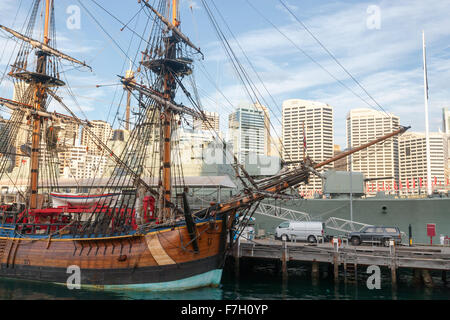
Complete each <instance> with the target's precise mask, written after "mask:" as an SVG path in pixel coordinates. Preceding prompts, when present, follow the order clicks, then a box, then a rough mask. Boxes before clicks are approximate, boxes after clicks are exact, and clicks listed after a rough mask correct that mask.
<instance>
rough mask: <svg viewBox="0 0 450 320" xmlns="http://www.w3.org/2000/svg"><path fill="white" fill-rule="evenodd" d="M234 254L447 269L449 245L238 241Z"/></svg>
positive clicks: (251, 256)
mask: <svg viewBox="0 0 450 320" xmlns="http://www.w3.org/2000/svg"><path fill="white" fill-rule="evenodd" d="M233 254H234V256H236V255H237V256H238V257H245V258H262V259H276V260H282V259H283V257H285V259H286V261H306V262H308V261H309V262H323V263H335V262H337V263H339V264H342V263H347V264H348V263H354V264H357V265H378V266H385V267H392V266H395V268H414V269H430V270H450V247H443V246H413V247H408V246H396V247H393V248H391V247H382V246H362V245H361V246H352V245H349V244H345V243H344V244H342V245H341V246H340V247H338V248H337V250H336V248H335V247H333V245H332V244H331V243H323V244H322V243H321V244H308V243H300V242H288V241H286V242H283V241H278V240H254V241H247V240H242V239H241V240H240V243H239V244H237V245H236V247H235V251H234V253H233Z"/></svg>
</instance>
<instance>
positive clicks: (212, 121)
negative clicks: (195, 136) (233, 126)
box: [194, 111, 220, 132]
mask: <svg viewBox="0 0 450 320" xmlns="http://www.w3.org/2000/svg"><path fill="white" fill-rule="evenodd" d="M204 114H205V118H206V121H203V120H201V119H194V130H197V131H198V130H203V131H210V130H213V132H214V131H215V132H219V131H220V126H219V114H218V113H217V112H209V111H204Z"/></svg>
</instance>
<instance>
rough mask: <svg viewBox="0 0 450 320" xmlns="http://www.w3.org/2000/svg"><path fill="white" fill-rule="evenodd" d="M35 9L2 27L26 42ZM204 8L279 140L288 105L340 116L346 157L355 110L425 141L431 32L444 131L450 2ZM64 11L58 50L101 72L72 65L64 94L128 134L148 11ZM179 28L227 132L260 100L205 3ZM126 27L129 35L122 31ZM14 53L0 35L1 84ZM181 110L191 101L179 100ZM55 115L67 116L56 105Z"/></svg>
mask: <svg viewBox="0 0 450 320" xmlns="http://www.w3.org/2000/svg"><path fill="white" fill-rule="evenodd" d="M281 1H282V2H281ZM30 2H31V1H29V0H2V1H1V2H0V24H2V25H5V26H8V27H10V28H13V29H16V30H18V31H21V30H22V28H23V21H24V19H25V18H26V16H27V13H28V11H29V9H30ZM150 2H153V0H151V1H150ZM205 2H206V3H208V5H209V6H210V8H211V9H212V10H213V11H214V16H215V18H216V19H217V21H218V23H219V25H220V29H221V30H222V32H223V33H224V34H225V35H226V37H227V39H228V41H229V43H230V45H231V47H232V48H233V51H234V53H235V54H236V56H237V57H238V59H239V61H240V63H241V64H242V65H243V67H244V68H245V70H246V72H247V73H248V75H249V77H250V78H251V79H252V83H254V84H255V86H256V88H257V89H258V91H259V92H260V93H261V102H262V103H263V104H264V105H266V106H267V107H268V108H269V109H270V116H271V122H272V128H271V131H272V136H274V137H276V136H280V137H281V106H282V103H283V101H284V100H287V99H306V100H313V101H319V102H323V103H327V104H329V105H331V106H332V107H333V112H334V132H335V137H334V140H335V143H336V144H339V145H341V146H342V147H344V148H345V147H346V137H345V119H346V116H347V113H348V112H349V111H350V110H351V109H355V108H373V109H375V110H381V109H380V107H379V106H381V107H382V110H385V111H386V112H388V113H392V114H394V115H396V116H399V117H400V123H401V124H402V125H405V126H411V127H412V128H411V130H412V131H424V130H425V129H424V128H425V120H424V78H423V57H422V30H424V31H425V35H426V46H427V65H428V84H429V123H430V130H431V131H438V130H439V129H442V108H443V107H450V90H449V89H450V88H449V83H450V19H448V12H450V1H448V0H446V1H442V0H439V1H437V0H428V1H420V0H417V1H416V0H407V1H406V0H405V1H403V0H396V1H299V0H227V1H219V0H205ZM282 3H285V5H286V6H288V7H289V9H290V10H291V11H292V12H293V13H294V15H295V16H296V17H297V19H299V20H300V21H301V22H302V23H303V24H304V25H305V26H306V27H307V28H308V30H309V31H310V32H311V34H313V35H314V37H315V38H316V39H318V40H319V41H320V43H321V44H322V45H323V46H324V47H325V48H326V50H328V52H330V53H332V55H333V56H334V57H335V58H336V60H338V62H339V63H340V65H341V66H343V67H344V68H345V70H346V71H345V70H344V69H343V68H342V67H341V66H340V65H339V64H338V63H336V61H335V60H334V59H333V58H332V57H331V56H330V54H329V53H328V52H327V51H326V50H324V48H323V47H322V46H321V45H320V44H319V43H318V42H317V40H316V39H314V38H313V37H312V36H311V34H310V33H309V32H308V31H306V30H305V29H304V27H303V25H302V24H301V23H299V22H298V21H297V20H296V19H295V18H294V17H293V16H292V15H291V14H290V13H289V12H288V11H287V10H286V9H285V8H284V7H283V5H282ZM97 4H98V5H97ZM101 7H103V8H105V9H106V10H107V11H108V12H106V11H104V10H103V9H102V8H101ZM55 8H56V9H55V10H56V17H57V18H56V19H57V22H56V27H57V43H58V50H60V51H63V52H65V53H67V54H69V55H71V56H73V57H74V58H77V59H79V60H82V61H86V63H88V64H89V65H90V66H91V67H92V69H93V71H92V72H91V71H89V70H87V69H86V68H81V69H80V68H73V65H71V64H69V63H64V69H65V70H67V72H65V77H66V78H65V79H64V80H67V83H70V88H71V90H72V92H73V93H74V95H75V96H76V102H75V101H72V100H70V98H69V96H68V94H67V93H66V91H64V90H65V89H60V91H59V92H61V94H62V95H63V96H64V97H65V102H66V103H67V104H68V105H71V106H72V110H73V111H74V112H75V113H76V114H78V115H79V116H80V117H82V118H85V117H87V118H88V119H90V120H96V119H101V120H106V121H109V122H114V125H115V126H116V127H117V126H119V125H120V124H121V122H120V121H118V119H123V114H124V109H125V108H124V104H125V99H124V98H123V90H122V88H121V86H119V85H117V84H118V77H117V75H123V74H124V73H125V71H126V69H128V68H129V66H130V63H131V62H130V60H135V57H138V59H137V60H135V63H134V68H135V69H136V68H137V66H138V60H139V55H140V53H139V52H140V51H142V42H143V41H142V38H141V37H140V36H137V34H139V35H141V34H142V33H143V31H144V29H145V25H146V23H147V22H148V16H147V14H146V12H145V11H144V10H140V8H141V7H140V5H139V4H138V3H137V0H127V1H111V0H108V1H107V0H95V2H94V1H92V0H56V1H55ZM216 8H217V10H218V11H215V10H216ZM180 20H181V26H180V28H181V30H182V32H183V33H185V34H186V35H188V36H189V38H190V39H191V40H192V42H194V43H195V44H196V45H197V46H198V47H200V48H201V50H202V52H203V54H204V59H201V58H200V57H199V56H197V57H196V61H195V67H194V77H195V80H196V83H197V89H198V93H199V96H200V99H201V102H202V105H203V107H204V109H205V110H208V111H217V112H219V114H220V122H221V129H222V130H223V131H226V128H227V126H228V114H229V113H231V112H232V110H233V108H234V107H235V106H237V105H240V104H246V103H250V102H251V98H250V97H249V96H248V94H246V91H245V90H244V87H243V86H242V83H241V81H240V80H239V78H238V76H237V74H236V73H235V71H234V69H233V68H232V67H231V64H230V61H229V60H228V58H227V56H226V55H225V52H224V50H223V47H222V44H221V42H219V41H218V38H217V36H216V34H215V31H214V29H213V27H212V24H211V22H210V20H209V19H208V16H207V14H206V11H205V8H204V7H203V4H202V0H180ZM124 24H127V27H125V28H124V29H123V30H122V31H121V29H122V28H123V27H124ZM131 30H134V31H131ZM36 37H39V34H37V35H36ZM144 38H145V37H144ZM144 40H145V39H144ZM140 45H141V46H140ZM15 48H17V47H16V46H15V43H14V41H12V40H11V39H10V38H9V37H8V36H7V34H6V33H4V32H3V31H2V32H0V72H1V73H0V76H3V74H4V72H5V70H6V71H8V68H7V64H8V61H9V59H10V57H11V56H12V55H14V54H16V51H15V50H16V49H15ZM139 48H140V49H139ZM324 70H326V71H324ZM330 74H331V75H330ZM352 78H354V79H356V80H357V81H358V83H359V84H361V86H362V87H363V88H364V89H365V91H367V93H369V94H370V96H371V97H372V98H373V100H375V101H376V103H375V102H374V101H373V100H372V98H370V97H369V96H368V95H367V94H366V92H365V91H364V90H363V89H362V88H361V87H360V86H359V85H358V84H357V83H356V82H355V81H354V80H353V79H352ZM336 79H338V80H339V81H337V80H336ZM0 80H1V82H0V96H2V97H6V98H11V97H12V90H11V82H10V81H9V80H8V78H7V77H2V78H1V79H0ZM186 83H187V84H189V82H186ZM97 85H103V86H102V87H97ZM177 99H179V100H178V101H180V102H185V98H184V97H182V95H181V94H180V95H179V97H178V96H177ZM377 104H378V105H379V106H378V105H377ZM51 107H53V108H55V109H56V110H58V111H62V110H60V109H59V108H60V107H59V106H56V105H54V106H51ZM114 119H115V120H114ZM122 124H123V123H122Z"/></svg>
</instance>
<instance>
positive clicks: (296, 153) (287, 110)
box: [282, 99, 334, 197]
mask: <svg viewBox="0 0 450 320" xmlns="http://www.w3.org/2000/svg"><path fill="white" fill-rule="evenodd" d="M282 143H283V159H284V160H285V161H300V160H303V156H304V154H305V155H306V156H308V157H310V158H311V159H312V160H313V161H314V162H317V163H318V162H321V161H323V160H326V159H329V158H331V157H333V148H334V143H333V107H332V106H330V105H328V104H325V103H321V102H316V101H308V100H301V99H291V100H286V101H284V102H283V107H282ZM305 147H306V148H305ZM332 167H333V165H332V164H331V165H328V166H325V167H323V168H321V170H320V171H324V170H328V169H331V168H332ZM321 190H322V179H321V178H319V177H317V176H314V175H311V178H310V182H309V184H308V185H306V186H303V185H302V186H301V187H300V193H303V194H304V195H306V196H310V197H311V196H313V194H314V193H320V192H321Z"/></svg>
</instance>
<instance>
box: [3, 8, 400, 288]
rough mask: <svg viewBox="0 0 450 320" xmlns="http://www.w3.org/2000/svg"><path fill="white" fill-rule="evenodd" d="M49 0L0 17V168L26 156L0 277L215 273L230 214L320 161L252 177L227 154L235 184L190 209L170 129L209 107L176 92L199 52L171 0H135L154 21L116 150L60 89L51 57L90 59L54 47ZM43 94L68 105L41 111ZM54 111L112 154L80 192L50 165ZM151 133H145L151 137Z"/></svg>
mask: <svg viewBox="0 0 450 320" xmlns="http://www.w3.org/2000/svg"><path fill="white" fill-rule="evenodd" d="M55 2H56V1H54V0H34V1H33V5H32V8H31V11H30V12H31V13H30V16H29V20H28V25H27V28H26V32H25V33H24V34H22V33H19V32H17V31H14V30H12V29H10V28H8V27H6V26H3V25H0V28H1V29H2V30H4V31H5V32H7V33H9V34H11V35H12V36H13V37H15V38H16V39H17V41H19V42H20V49H19V50H18V54H17V57H16V59H15V61H14V62H13V63H12V64H11V69H10V72H9V74H8V75H9V77H10V79H11V80H12V81H13V83H14V85H15V88H16V90H17V92H16V97H15V99H14V100H11V99H6V98H0V103H1V104H2V105H4V106H7V107H8V108H9V109H10V113H11V117H10V119H9V120H8V121H7V122H6V124H5V125H4V127H3V128H2V131H1V142H0V152H1V154H2V157H1V159H0V165H1V168H0V175H1V178H2V179H5V178H8V177H9V173H8V170H7V169H6V168H7V166H8V163H9V161H10V156H11V155H18V154H19V155H20V156H22V157H28V159H29V163H30V168H29V172H28V174H29V178H28V181H29V183H28V187H27V189H26V190H25V191H20V190H19V191H18V195H17V201H16V202H15V203H12V204H11V203H10V204H2V205H1V208H0V222H1V223H0V264H1V267H0V277H7V278H15V279H25V280H38V281H46V282H51V283H59V284H66V283H67V281H68V279H69V277H70V276H71V270H73V268H74V267H75V268H79V271H80V273H79V275H80V276H81V277H80V284H81V287H86V288H99V289H104V290H116V289H134V290H180V289H187V288H195V287H201V286H217V285H219V283H220V280H221V275H222V268H223V265H224V261H225V256H226V251H227V250H228V249H229V248H230V247H231V246H232V245H233V237H232V236H231V233H230V232H229V231H230V230H231V229H232V228H234V223H235V221H236V220H237V219H235V218H236V216H249V215H251V214H252V212H254V210H255V207H256V206H257V205H258V203H259V202H260V201H261V200H263V199H264V198H267V197H275V198H284V197H287V198H288V197H290V195H288V194H287V193H285V192H286V191H288V190H291V189H292V188H295V187H296V186H298V185H299V184H301V183H307V182H308V177H309V175H310V174H311V173H314V172H315V170H316V169H318V168H320V167H321V166H323V165H325V164H326V163H322V164H314V163H313V162H312V161H310V160H309V159H308V158H305V159H304V161H303V162H301V163H299V164H298V165H297V166H296V167H295V168H294V169H291V170H285V171H283V172H280V173H279V174H278V175H276V176H274V177H271V178H266V179H263V180H259V181H255V180H254V179H252V177H250V176H249V175H248V174H247V173H246V172H245V170H244V168H243V167H242V166H240V165H238V164H236V165H235V166H234V168H235V170H236V174H237V176H238V177H239V178H240V179H241V181H242V183H243V185H244V189H243V190H242V192H241V193H239V194H238V195H236V196H234V197H232V198H231V199H229V200H227V201H225V202H218V203H211V204H210V206H208V207H206V208H203V209H201V210H197V211H196V212H193V211H192V210H191V208H190V205H189V201H188V197H187V192H188V187H187V186H186V185H185V183H184V180H183V175H182V168H181V166H180V165H177V166H176V165H174V159H173V155H174V154H176V147H177V144H176V141H174V137H173V132H174V130H175V129H176V128H177V127H178V126H180V122H181V120H182V119H185V118H189V117H190V118H199V119H202V120H204V121H207V119H206V118H205V116H204V113H203V111H202V110H201V108H200V107H199V105H198V104H196V103H195V101H194V100H193V99H191V101H192V105H193V106H192V107H188V106H185V105H182V104H179V103H177V102H176V101H175V98H176V91H177V89H178V88H181V89H182V91H183V92H184V93H185V94H186V95H187V96H188V97H190V95H189V93H187V92H186V91H187V90H186V88H185V87H184V86H183V84H182V79H183V78H184V77H186V76H189V75H190V74H191V72H192V63H193V61H194V59H193V57H194V55H199V54H201V51H200V49H199V48H197V47H196V46H195V45H194V44H193V43H192V42H191V41H190V40H189V38H188V37H186V36H185V35H184V34H183V33H182V32H181V30H180V29H179V21H178V16H177V1H176V0H170V1H169V0H167V1H166V0H160V1H154V2H155V3H156V4H153V5H151V4H150V3H149V2H147V1H143V2H140V1H139V2H140V5H141V6H143V7H145V8H143V9H145V10H147V11H148V15H149V16H150V17H151V18H150V19H151V20H153V21H154V26H153V28H152V31H151V33H150V36H149V37H148V41H146V43H147V45H146V46H147V47H146V48H145V50H144V51H143V52H142V60H141V61H140V68H142V70H141V73H142V74H145V81H140V82H138V81H136V79H135V78H134V77H133V76H127V77H122V78H121V79H120V81H121V83H122V85H123V86H124V87H125V89H126V90H127V92H128V93H129V95H132V96H134V97H135V98H136V100H137V101H138V102H139V106H140V112H139V114H138V115H137V120H136V123H135V125H134V129H133V130H132V131H131V133H130V137H129V140H128V142H127V144H126V147H125V149H124V150H123V151H122V152H121V153H120V154H116V153H115V152H114V150H111V149H110V148H109V147H108V146H107V145H106V144H105V143H104V142H103V141H102V140H101V139H100V138H99V137H97V136H96V135H95V133H94V132H93V130H92V129H91V124H90V122H89V121H88V120H81V119H80V118H78V117H77V116H76V115H75V113H74V112H73V111H71V109H70V108H69V106H68V105H66V103H65V102H64V101H63V99H62V98H61V97H60V96H59V95H58V89H59V88H61V87H64V86H65V82H64V81H63V80H61V75H62V74H63V71H62V69H61V61H63V60H64V61H66V62H70V63H72V64H75V65H78V66H80V67H83V68H89V66H87V65H86V64H85V63H84V62H81V61H79V60H77V59H74V58H72V57H70V56H68V55H66V54H64V53H62V52H60V51H58V50H57V49H56V41H55V40H56V33H55V29H54V27H55V14H54V3H55ZM41 9H42V11H43V12H44V13H45V18H44V19H43V20H44V21H43V22H44V27H43V30H44V32H43V39H40V40H38V39H35V38H33V37H34V35H33V30H34V27H35V24H36V20H37V16H38V12H39V11H40V10H41ZM51 101H54V102H55V103H58V104H60V105H61V106H62V107H63V108H64V109H65V110H67V113H68V114H67V115H63V114H57V113H55V112H49V111H48V106H49V104H50V102H51ZM61 123H75V124H77V125H80V126H83V127H84V129H85V130H86V132H88V133H89V136H90V137H91V139H92V141H93V142H94V143H95V145H96V146H97V147H98V148H99V149H100V150H102V151H103V152H104V154H105V155H106V156H107V157H109V158H110V160H111V161H113V163H114V164H115V168H114V170H113V171H112V175H111V177H109V178H108V179H109V180H108V183H107V187H102V189H101V190H100V191H98V190H96V192H95V193H88V194H82V195H80V194H65V193H64V192H62V191H63V190H61V188H60V187H59V186H58V174H57V166H55V163H57V160H56V159H57V153H58V152H59V150H58V146H57V134H58V128H59V126H60V124H61ZM24 125H25V126H28V128H29V130H28V131H26V132H28V133H29V135H28V136H27V139H25V141H26V143H25V144H24V145H23V146H21V147H20V148H19V147H18V145H19V144H20V143H19V141H18V139H19V136H20V135H19V134H18V133H19V131H20V130H21V127H22V126H24ZM404 130H405V128H400V129H399V130H398V131H396V132H393V133H392V134H390V135H388V136H386V137H383V138H382V139H387V138H389V137H391V136H393V135H396V134H400V133H402V132H403V131H404ZM382 139H379V141H381V140H382ZM150 140H152V141H153V142H154V143H152V144H149V143H148V141H150ZM376 142H378V141H375V142H373V143H376ZM363 147H366V146H363ZM363 147H360V148H359V149H361V148H363ZM356 151H357V150H352V151H351V152H356ZM347 155H348V153H346V154H343V155H341V156H340V157H345V156H347ZM149 157H153V158H152V159H153V160H154V164H155V165H154V166H153V168H154V170H153V171H152V172H151V174H152V179H153V180H152V181H150V182H149V181H148V180H144V179H143V163H144V161H146V160H148V159H147V158H149ZM334 160H337V158H336V159H330V160H329V162H331V161H334ZM327 163H328V162H327ZM11 183H12V184H14V183H15V182H14V181H13V179H11Z"/></svg>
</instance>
